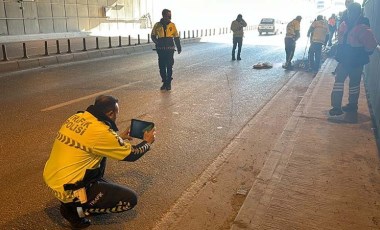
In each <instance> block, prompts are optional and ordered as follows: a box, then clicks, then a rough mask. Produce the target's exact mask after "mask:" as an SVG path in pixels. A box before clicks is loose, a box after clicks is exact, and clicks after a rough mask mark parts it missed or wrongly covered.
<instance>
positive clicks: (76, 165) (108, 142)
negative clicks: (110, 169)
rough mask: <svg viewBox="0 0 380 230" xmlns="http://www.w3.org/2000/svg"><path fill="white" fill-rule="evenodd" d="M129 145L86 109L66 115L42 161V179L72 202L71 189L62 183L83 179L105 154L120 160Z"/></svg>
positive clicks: (59, 195)
mask: <svg viewBox="0 0 380 230" xmlns="http://www.w3.org/2000/svg"><path fill="white" fill-rule="evenodd" d="M131 149H132V146H131V144H130V143H125V142H124V141H123V140H122V138H121V137H119V136H118V134H117V133H116V132H114V131H113V130H112V129H111V128H110V127H109V126H108V125H106V124H105V123H103V122H101V121H99V120H98V119H97V118H96V117H94V115H92V114H91V113H89V112H87V111H86V112H84V113H77V114H75V115H73V116H71V117H69V118H68V119H67V120H66V122H65V123H64V124H63V125H62V126H61V128H60V130H59V132H58V133H57V136H56V138H55V141H54V144H53V148H52V150H51V153H50V157H49V159H48V161H47V162H46V164H45V169H44V172H43V178H44V181H45V183H46V184H47V185H48V186H49V188H51V189H52V190H53V192H54V195H55V196H56V197H57V198H58V199H59V200H61V201H62V202H64V203H67V202H72V201H73V199H74V197H73V193H72V191H65V190H64V188H63V186H64V185H65V184H75V183H77V182H78V181H82V180H83V178H84V176H85V174H86V171H88V170H95V169H98V168H99V167H100V163H101V161H102V160H103V159H104V157H109V158H113V159H116V160H123V159H124V158H125V157H127V156H128V155H129V154H130V153H131Z"/></svg>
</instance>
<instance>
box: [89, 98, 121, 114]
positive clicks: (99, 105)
mask: <svg viewBox="0 0 380 230" xmlns="http://www.w3.org/2000/svg"><path fill="white" fill-rule="evenodd" d="M118 102H119V100H118V99H117V98H115V97H113V96H108V95H100V96H98V97H96V99H95V104H94V107H95V109H96V110H97V111H99V112H102V113H103V114H106V113H107V112H109V111H115V108H116V103H118Z"/></svg>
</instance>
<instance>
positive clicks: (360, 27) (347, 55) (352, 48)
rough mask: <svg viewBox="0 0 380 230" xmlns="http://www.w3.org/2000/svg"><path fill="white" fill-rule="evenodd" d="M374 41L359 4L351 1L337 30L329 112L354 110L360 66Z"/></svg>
mask: <svg viewBox="0 0 380 230" xmlns="http://www.w3.org/2000/svg"><path fill="white" fill-rule="evenodd" d="M377 45H378V43H377V41H376V39H375V36H374V34H373V32H372V30H371V29H370V27H369V23H368V20H367V19H366V18H365V17H363V15H362V8H361V5H360V4H359V3H355V2H354V3H351V4H350V5H349V6H348V8H347V20H346V21H344V22H343V23H342V24H341V25H340V26H339V30H338V48H337V54H336V56H335V59H336V60H337V61H338V66H337V68H336V73H335V74H336V77H335V82H334V86H333V89H332V92H331V106H332V109H330V111H329V114H330V116H339V115H342V114H343V112H357V110H358V99H359V94H360V82H361V78H362V72H363V67H364V65H366V64H368V63H369V55H371V54H372V53H373V52H374V50H375V49H376V46H377ZM347 76H348V77H349V79H350V82H349V94H348V104H347V105H345V106H343V107H342V98H343V89H344V81H345V79H346V78H347Z"/></svg>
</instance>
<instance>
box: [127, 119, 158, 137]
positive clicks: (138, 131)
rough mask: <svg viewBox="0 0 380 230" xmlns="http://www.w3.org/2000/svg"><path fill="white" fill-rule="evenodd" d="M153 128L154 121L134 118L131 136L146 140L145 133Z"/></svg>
mask: <svg viewBox="0 0 380 230" xmlns="http://www.w3.org/2000/svg"><path fill="white" fill-rule="evenodd" d="M153 128H154V123H153V122H149V121H142V120H137V119H132V120H131V129H130V133H129V136H131V137H135V138H138V139H142V140H145V138H144V133H145V132H149V131H151V130H152V129H153ZM153 141H154V134H153ZM147 142H149V141H147Z"/></svg>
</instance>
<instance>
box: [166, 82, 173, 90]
mask: <svg viewBox="0 0 380 230" xmlns="http://www.w3.org/2000/svg"><path fill="white" fill-rule="evenodd" d="M171 89H172V80H169V81H167V82H166V90H171Z"/></svg>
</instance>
